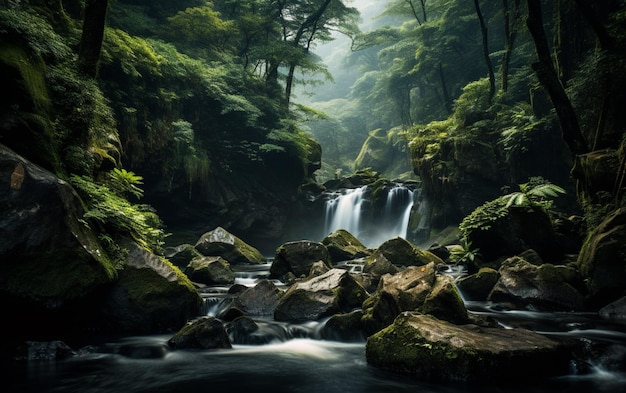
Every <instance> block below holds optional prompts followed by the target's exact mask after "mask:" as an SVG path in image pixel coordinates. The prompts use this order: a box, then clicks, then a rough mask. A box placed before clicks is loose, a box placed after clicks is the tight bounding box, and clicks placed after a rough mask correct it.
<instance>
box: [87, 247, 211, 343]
mask: <svg viewBox="0 0 626 393" xmlns="http://www.w3.org/2000/svg"><path fill="white" fill-rule="evenodd" d="M126 247H127V248H128V249H129V253H128V257H127V261H126V263H127V264H126V266H124V269H122V270H120V272H119V278H118V280H116V281H115V282H114V283H113V284H112V285H111V286H110V287H109V288H108V290H107V291H105V292H104V293H103V294H102V299H101V301H100V302H97V303H95V304H94V305H92V308H93V309H94V311H93V312H92V314H94V316H93V320H92V330H93V331H94V332H104V333H130V334H139V333H142V334H143V333H145V334H147V333H164V332H170V331H175V330H177V329H179V328H180V327H181V326H183V325H184V324H185V323H186V322H187V321H188V320H190V319H192V318H195V317H197V316H198V315H199V314H200V309H201V307H202V299H201V298H200V295H199V294H198V292H197V291H196V290H195V288H194V287H193V285H192V284H191V282H190V281H189V279H188V278H187V277H186V276H185V275H184V274H183V273H182V272H181V271H180V270H178V268H175V267H173V266H172V265H170V264H169V263H167V262H165V261H164V260H163V259H162V258H161V257H159V256H158V255H155V254H152V253H150V252H148V251H146V250H144V249H143V248H141V247H139V246H138V245H136V244H133V243H130V244H128V245H127V246H126Z"/></svg>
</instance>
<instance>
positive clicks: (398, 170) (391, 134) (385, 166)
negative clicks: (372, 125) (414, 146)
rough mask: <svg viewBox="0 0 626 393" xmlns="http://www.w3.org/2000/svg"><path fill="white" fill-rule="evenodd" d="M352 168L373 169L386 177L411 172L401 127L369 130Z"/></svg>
mask: <svg viewBox="0 0 626 393" xmlns="http://www.w3.org/2000/svg"><path fill="white" fill-rule="evenodd" d="M354 169H355V170H362V169H373V170H375V171H377V172H380V173H383V174H384V175H385V176H386V177H388V178H394V177H398V176H400V175H402V174H404V173H407V172H411V166H410V159H409V152H408V148H407V141H406V138H405V137H404V136H403V134H402V129H401V128H394V129H391V130H388V131H387V130H384V129H376V130H374V131H372V132H370V134H369V136H368V137H367V139H366V140H365V142H364V143H363V146H362V147H361V151H360V152H359V154H358V156H357V158H356V159H355V160H354Z"/></svg>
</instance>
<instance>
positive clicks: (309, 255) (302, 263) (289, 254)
mask: <svg viewBox="0 0 626 393" xmlns="http://www.w3.org/2000/svg"><path fill="white" fill-rule="evenodd" d="M317 261H322V262H324V263H325V264H326V265H328V266H329V267H330V266H331V259H330V254H329V252H328V249H327V248H326V246H325V245H323V244H322V243H318V242H312V241H308V240H301V241H295V242H287V243H284V244H282V245H281V246H280V247H278V249H277V250H276V256H275V258H274V261H273V262H272V266H271V267H270V277H272V278H281V277H283V276H284V275H285V274H288V273H293V274H294V275H295V276H296V277H303V276H306V275H307V274H309V272H310V270H311V266H312V265H313V264H314V263H315V262H317Z"/></svg>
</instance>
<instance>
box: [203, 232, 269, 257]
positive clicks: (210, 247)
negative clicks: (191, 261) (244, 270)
mask: <svg viewBox="0 0 626 393" xmlns="http://www.w3.org/2000/svg"><path fill="white" fill-rule="evenodd" d="M195 247H196V250H198V252H200V253H201V254H202V255H204V256H220V257H222V258H224V259H225V260H227V261H228V262H229V263H232V264H244V263H248V264H259V263H264V262H265V257H264V256H263V254H261V252H260V251H259V250H257V249H256V248H254V247H252V246H251V245H249V244H247V243H246V242H244V241H243V240H241V239H239V238H238V237H237V236H235V235H233V234H232V233H229V232H228V231H227V230H225V229H224V228H222V227H217V228H215V229H214V230H212V231H210V232H207V233H205V234H204V235H202V236H201V237H200V239H199V240H198V242H197V243H196V245H195Z"/></svg>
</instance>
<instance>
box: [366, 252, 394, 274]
mask: <svg viewBox="0 0 626 393" xmlns="http://www.w3.org/2000/svg"><path fill="white" fill-rule="evenodd" d="M399 271H400V268H399V267H397V266H396V265H394V264H393V263H391V261H389V259H387V257H385V254H384V253H383V252H382V251H379V250H376V251H374V253H373V254H372V255H370V256H369V257H367V259H366V263H365V266H364V267H363V272H364V273H369V274H371V275H373V276H376V277H381V276H383V275H385V274H396V273H398V272H399Z"/></svg>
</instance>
